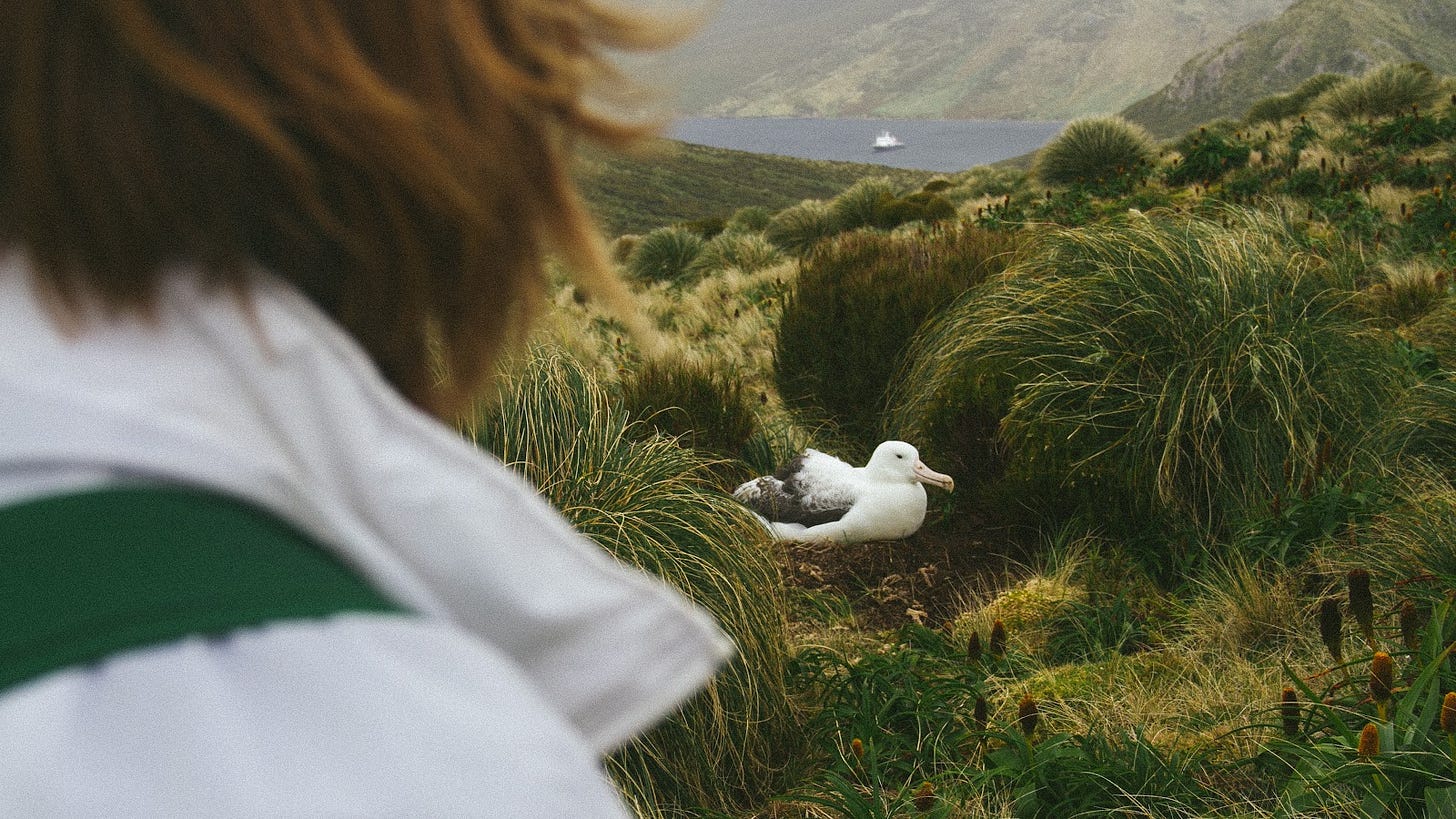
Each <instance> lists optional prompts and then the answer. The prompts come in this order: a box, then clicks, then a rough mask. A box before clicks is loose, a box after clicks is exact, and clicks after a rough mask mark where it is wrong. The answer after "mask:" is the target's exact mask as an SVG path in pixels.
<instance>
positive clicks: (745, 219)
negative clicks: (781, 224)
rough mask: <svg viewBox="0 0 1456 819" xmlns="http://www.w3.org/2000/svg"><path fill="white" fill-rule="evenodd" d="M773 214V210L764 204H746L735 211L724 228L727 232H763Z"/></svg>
mask: <svg viewBox="0 0 1456 819" xmlns="http://www.w3.org/2000/svg"><path fill="white" fill-rule="evenodd" d="M773 215H774V214H773V211H772V210H770V209H769V208H766V207H764V206H763V205H746V206H744V207H741V208H739V209H738V210H735V211H733V215H732V216H730V217H728V221H727V222H726V223H725V224H724V225H723V230H724V232H726V233H762V232H763V229H764V228H766V227H768V223H769V220H771V219H773Z"/></svg>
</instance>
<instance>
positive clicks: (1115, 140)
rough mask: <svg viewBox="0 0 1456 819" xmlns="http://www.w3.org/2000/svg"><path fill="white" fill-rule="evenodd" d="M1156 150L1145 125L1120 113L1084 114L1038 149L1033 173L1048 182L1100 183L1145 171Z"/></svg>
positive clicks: (1096, 184) (1057, 183) (1099, 184)
mask: <svg viewBox="0 0 1456 819" xmlns="http://www.w3.org/2000/svg"><path fill="white" fill-rule="evenodd" d="M1155 153H1156V151H1155V149H1154V147H1153V138H1152V137H1151V136H1150V135H1149V134H1148V132H1147V131H1146V130H1145V129H1143V127H1142V126H1140V125H1136V124H1134V123H1131V122H1128V121H1127V120H1125V119H1123V118H1121V117H1084V118H1082V119H1076V120H1072V121H1071V122H1070V123H1068V124H1067V127H1065V128H1063V129H1062V132H1061V133H1060V134H1057V136H1056V138H1054V139H1053V140H1052V141H1051V142H1049V143H1047V145H1046V146H1045V147H1044V148H1042V149H1041V150H1040V151H1038V152H1037V155H1036V161H1035V163H1034V165H1033V167H1032V174H1033V175H1034V176H1036V178H1037V179H1040V180H1041V181H1042V182H1044V183H1046V184H1048V185H1094V186H1098V187H1101V186H1103V185H1105V184H1107V183H1109V182H1113V181H1116V180H1119V179H1125V178H1128V177H1130V176H1135V175H1138V174H1141V173H1143V172H1144V171H1145V169H1146V168H1147V167H1148V165H1149V164H1150V163H1151V162H1152V160H1153V157H1154V156H1155Z"/></svg>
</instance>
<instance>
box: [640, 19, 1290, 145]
mask: <svg viewBox="0 0 1456 819" xmlns="http://www.w3.org/2000/svg"><path fill="white" fill-rule="evenodd" d="M1289 2H1290V0H1227V2H1209V0H1172V1H1171V2H1161V3H1120V4H1119V3H1111V4H1108V3H1104V4H1095V5H1094V6H1089V4H1086V3H1074V2H1072V1H1071V0H1050V1H1049V2H1043V3H1033V4H1028V3H1022V2H1018V1H1017V0H983V1H982V2H978V3H965V2H962V0H915V2H909V3H899V4H887V3H883V2H879V1H878V0H796V1H795V2H793V3H783V2H780V0H736V2H734V3H725V4H723V5H722V6H721V7H720V8H719V9H718V11H717V14H716V16H715V17H714V18H713V19H712V20H711V21H710V23H709V25H708V27H707V30H706V31H705V32H704V34H703V35H702V36H700V37H698V38H696V39H694V40H692V41H690V42H689V43H687V44H685V45H684V46H683V47H682V48H681V49H679V50H678V51H677V52H676V54H675V55H673V56H672V57H671V58H670V59H669V61H668V65H669V66H670V70H669V71H665V72H664V76H663V77H662V79H663V80H664V81H666V82H667V83H668V84H669V85H670V86H675V87H677V88H678V89H679V91H680V93H679V96H680V98H681V100H682V105H683V107H684V108H685V109H686V110H689V111H695V112H702V113H712V114H723V115H730V116H766V115H776V116H778V115H787V116H889V117H911V118H915V117H973V118H974V117H980V118H1016V119H1065V118H1069V117H1072V116H1078V115H1082V114H1089V113H1102V112H1107V111H1114V110H1117V109H1118V108H1121V107H1122V106H1124V105H1126V104H1127V103H1129V102H1131V101H1133V100H1136V99H1138V98H1139V97H1141V96H1143V95H1144V94H1147V93H1149V92H1150V91H1152V90H1154V89H1156V88H1157V87H1159V86H1160V85H1161V84H1163V83H1164V82H1166V81H1167V78H1168V77H1170V76H1172V74H1173V72H1174V71H1176V70H1177V68H1178V66H1180V65H1181V64H1182V63H1183V62H1184V61H1185V60H1186V59H1188V58H1189V57H1191V56H1192V55H1194V54H1197V53H1199V52H1200V51H1203V50H1205V49H1208V48H1211V47H1213V46H1215V45H1217V44H1218V43H1221V42H1223V41H1225V40H1227V39H1228V38H1229V37H1231V36H1233V34H1234V33H1235V32H1236V31H1238V30H1239V29H1240V28H1242V27H1243V26H1245V25H1247V24H1249V23H1251V22H1253V21H1255V20H1262V19H1268V18H1270V17H1272V16H1274V15H1276V14H1278V13H1279V12H1280V11H1281V10H1283V9H1284V8H1285V7H1287V6H1288V5H1289ZM1149 42H1156V43H1157V46H1158V47H1157V48H1147V47H1146V44H1147V43H1149Z"/></svg>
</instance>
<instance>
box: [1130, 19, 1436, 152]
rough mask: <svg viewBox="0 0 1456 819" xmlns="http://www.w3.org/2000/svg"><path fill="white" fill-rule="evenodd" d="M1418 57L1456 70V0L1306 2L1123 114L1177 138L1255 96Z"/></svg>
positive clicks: (1203, 58)
mask: <svg viewBox="0 0 1456 819" xmlns="http://www.w3.org/2000/svg"><path fill="white" fill-rule="evenodd" d="M1412 60H1414V61H1419V62H1423V63H1425V64H1426V65H1428V66H1430V68H1431V69H1432V70H1434V71H1435V72H1436V73H1438V74H1450V73H1453V72H1456V3H1452V2H1450V0H1300V2H1298V3H1295V4H1294V5H1293V6H1291V7H1290V8H1289V9H1288V10H1287V11H1285V12H1284V13H1283V14H1281V15H1279V16H1278V17H1276V18H1274V19H1272V20H1268V21H1266V22H1263V23H1258V24H1255V25H1252V26H1250V27H1249V28H1247V29H1246V30H1244V31H1243V32H1242V33H1240V34H1239V35H1238V36H1237V37H1235V38H1234V39H1232V40H1231V41H1229V42H1228V43H1226V44H1224V45H1223V46H1220V47H1219V48H1217V49H1214V50H1212V51H1210V52H1207V53H1205V54H1201V55H1199V56H1198V57H1195V58H1193V59H1192V60H1190V61H1189V62H1188V63H1187V64H1186V65H1184V66H1183V68H1182V69H1181V70H1180V71H1179V72H1178V74H1177V76H1175V77H1174V78H1173V80H1172V82H1170V83H1169V84H1168V85H1167V86H1166V87H1164V88H1162V89H1161V90H1159V91H1157V92H1156V93H1154V94H1152V95H1150V96H1148V97H1145V98H1144V99H1142V100H1139V101H1138V102H1136V103H1134V104H1133V105H1131V106H1130V107H1128V108H1127V109H1126V110H1125V111H1124V112H1123V116H1125V117H1127V118H1128V119H1131V120H1133V121H1136V122H1139V123H1141V124H1143V125H1144V126H1146V127H1147V128H1148V129H1149V130H1151V131H1152V132H1153V133H1155V134H1157V135H1159V136H1164V137H1170V136H1176V135H1177V134H1179V133H1182V132H1183V131H1186V130H1187V129H1189V128H1192V127H1194V126H1196V125H1198V124H1200V123H1202V122H1206V121H1208V120H1211V119H1217V118H1219V117H1240V116H1242V115H1243V113H1244V112H1245V111H1246V110H1247V109H1248V107H1249V104H1250V103H1251V102H1252V101H1254V100H1258V99H1260V98H1262V97H1266V96H1269V95H1270V94H1275V93H1281V92H1285V91H1289V90H1291V89H1292V88H1294V87H1295V86H1296V85H1298V84H1299V83H1300V81H1302V80H1304V79H1306V78H1307V77H1311V76H1313V75H1315V74H1318V73H1321V72H1333V73H1339V74H1351V75H1356V74H1360V73H1362V72H1364V71H1365V70H1366V69H1368V68H1370V67H1372V66H1374V65H1378V64H1380V63H1385V62H1397V61H1399V62H1406V61H1412Z"/></svg>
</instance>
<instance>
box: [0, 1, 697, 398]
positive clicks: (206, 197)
mask: <svg viewBox="0 0 1456 819" xmlns="http://www.w3.org/2000/svg"><path fill="white" fill-rule="evenodd" d="M673 35H675V32H670V31H667V30H665V29H654V28H652V27H649V26H648V25H646V24H645V23H644V22H642V21H640V20H638V19H637V18H635V17H631V16H628V15H625V14H623V13H620V12H615V11H612V10H609V9H606V8H604V7H601V6H598V5H597V4H596V3H595V2H594V0H392V1H391V2H384V0H378V2H376V1H375V0H217V2H204V1H203V0H94V2H89V3H69V2H62V1H61V0H23V2H13V3H3V4H0V242H3V243H4V244H5V245H6V246H9V247H13V248H17V249H20V250H23V251H24V252H26V253H27V254H28V255H29V257H30V259H31V262H32V264H33V266H34V267H35V269H36V271H37V273H38V276H39V278H40V281H41V282H42V283H43V284H44V286H45V287H46V288H47V289H48V290H49V291H50V292H52V294H53V295H55V296H56V297H57V298H58V300H59V301H60V303H62V304H63V305H66V306H67V307H68V308H70V309H74V308H75V307H76V306H77V305H78V304H79V303H80V302H81V301H82V300H83V297H90V296H95V297H98V298H99V299H100V301H101V302H102V303H103V304H104V305H106V306H108V307H109V308H112V309H136V310H140V311H142V312H145V311H146V310H147V308H148V307H149V305H150V303H151V300H152V299H153V295H154V290H155V285H156V282H157V280H158V278H159V273H160V272H161V271H162V270H163V269H165V268H166V267H167V266H169V265H172V264H175V263H186V264H190V265H192V266H195V267H196V268H197V269H198V270H199V271H201V273H202V274H203V275H206V276H207V277H208V278H209V279H210V280H211V281H214V282H216V283H218V284H222V285H225V286H233V287H238V288H241V286H242V283H243V281H244V280H245V278H246V277H247V275H248V271H249V269H250V268H251V267H252V266H254V265H261V266H263V267H264V268H266V269H269V270H271V271H273V272H274V273H277V274H279V275H281V276H283V277H284V278H286V279H288V280H290V281H292V282H293V283H294V284H296V285H297V286H299V287H300V288H302V290H303V291H304V292H306V293H307V294H308V295H309V296H310V297H311V298H312V299H313V300H314V301H315V302H316V303H318V304H319V305H320V306H321V307H322V308H323V309H324V310H325V311H327V312H328V313H329V314H330V315H332V316H333V317H334V318H335V319H336V320H337V321H338V322H339V323H340V324H341V325H342V326H343V327H344V328H345V329H346V330H348V331H349V332H350V333H351V334H352V335H353V336H354V337H355V338H356V339H358V341H359V342H360V343H361V344H362V345H363V346H364V348H365V349H366V350H367V351H368V352H369V354H370V355H371V356H372V357H373V358H374V360H375V361H376V362H377V364H378V365H379V367H380V368H381V370H382V371H383V372H384V374H385V375H386V377H388V378H389V379H390V380H391V381H392V382H393V383H394V384H395V385H396V386H397V387H398V388H399V389H400V390H401V391H402V392H404V393H405V394H406V395H407V396H409V397H410V398H411V399H412V400H414V401H415V402H417V403H419V404H421V405H422V406H425V407H427V408H430V409H432V410H434V411H436V412H441V413H444V412H448V411H451V410H453V409H456V408H458V407H460V406H461V405H462V403H463V402H464V401H466V400H467V399H468V398H469V396H470V394H471V392H472V391H473V390H474V389H475V388H476V387H478V386H479V385H480V383H481V382H482V381H483V380H484V379H485V378H486V377H487V376H488V374H489V372H490V368H491V366H492V362H493V357H494V355H495V353H496V352H497V351H498V350H499V348H500V347H501V345H502V343H503V342H504V341H506V340H507V339H508V338H510V337H511V336H512V335H513V334H514V333H518V332H519V331H520V330H521V329H523V327H524V321H523V319H524V318H525V317H526V316H527V315H528V314H529V313H530V312H531V311H532V310H533V309H534V308H535V307H536V305H537V303H538V302H539V301H541V297H542V290H543V281H542V274H541V272H540V262H541V256H542V254H543V253H544V252H546V251H547V250H551V249H554V250H557V251H559V252H561V253H563V254H564V255H565V256H566V257H567V259H568V261H570V262H572V263H573V266H574V267H575V268H576V269H577V270H578V277H579V281H580V283H581V284H582V285H583V286H584V287H585V288H586V289H588V290H595V291H596V293H595V294H596V295H598V296H599V297H601V296H606V297H607V298H608V300H610V299H611V298H612V297H613V294H615V295H616V296H617V297H620V296H621V294H622V290H621V285H620V284H619V283H618V282H617V281H616V279H615V278H614V277H613V276H612V275H611V273H610V271H609V268H608V266H607V264H606V262H605V260H604V256H603V254H602V250H601V247H600V240H599V238H598V237H597V235H596V233H595V231H594V229H593V228H592V227H591V225H590V220H589V219H588V216H587V214H586V212H585V210H584V208H583V206H582V204H581V201H580V199H579V197H578V195H577V193H576V190H575V188H574V186H573V185H572V183H571V181H570V178H569V176H568V168H567V163H568V161H569V146H570V141H571V139H572V137H573V136H574V135H576V134H586V135H588V136H591V137H595V138H597V139H601V140H605V141H608V142H621V141H625V140H627V139H629V138H631V137H633V136H636V135H639V132H640V131H641V130H643V129H641V128H634V127H631V126H627V125H624V124H621V123H618V122H615V121H613V120H611V119H610V118H607V117H604V116H600V115H596V114H594V113H592V112H591V111H589V110H588V108H587V105H586V103H585V102H584V95H585V93H586V92H587V91H588V90H589V88H590V87H591V86H592V84H593V83H597V82H598V81H600V80H602V79H604V78H607V79H610V78H612V77H613V74H612V71H611V68H610V67H609V66H608V64H607V63H606V61H605V60H604V58H603V56H602V50H603V49H604V48H607V47H637V46H650V45H657V44H659V43H658V42H657V41H659V40H664V39H666V38H667V37H669V36H673Z"/></svg>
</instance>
